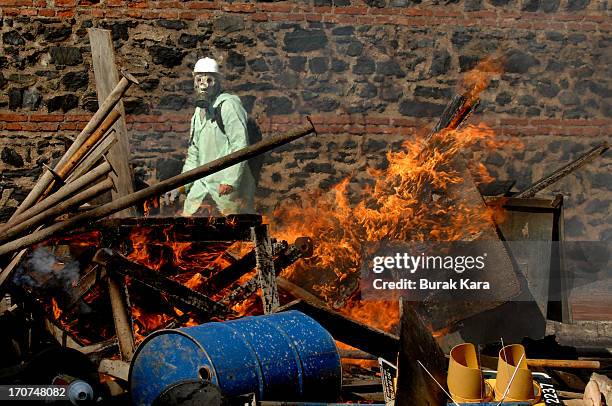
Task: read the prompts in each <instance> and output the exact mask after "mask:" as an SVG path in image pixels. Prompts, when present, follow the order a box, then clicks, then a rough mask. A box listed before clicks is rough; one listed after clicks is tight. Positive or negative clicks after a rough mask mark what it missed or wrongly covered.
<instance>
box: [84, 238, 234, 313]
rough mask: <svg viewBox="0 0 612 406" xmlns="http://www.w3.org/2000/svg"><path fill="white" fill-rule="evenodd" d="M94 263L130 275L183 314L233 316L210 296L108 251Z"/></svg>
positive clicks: (102, 252)
mask: <svg viewBox="0 0 612 406" xmlns="http://www.w3.org/2000/svg"><path fill="white" fill-rule="evenodd" d="M93 262H95V263H97V264H100V265H103V266H105V267H106V269H107V272H108V270H109V269H112V270H113V272H115V273H117V274H121V275H124V276H130V277H131V278H132V280H133V282H134V283H136V284H139V285H141V286H144V287H146V288H149V289H152V290H154V291H157V292H163V293H164V295H165V297H166V298H168V301H169V302H171V304H172V305H173V306H176V307H177V308H179V309H180V310H181V311H183V312H188V311H195V312H197V313H198V314H199V315H201V316H202V317H204V318H211V317H220V316H224V317H227V316H229V315H233V314H234V312H232V310H231V309H229V308H228V307H226V306H224V305H222V304H220V303H217V302H215V301H214V300H212V299H210V298H209V297H207V296H205V295H203V294H201V293H199V292H196V291H194V290H191V289H189V288H188V287H187V286H184V285H181V284H180V283H178V282H176V281H173V280H172V279H168V278H165V277H163V276H162V275H160V274H158V273H157V272H155V271H153V270H151V269H149V268H147V267H146V266H144V265H141V264H137V263H135V262H132V261H130V260H129V259H127V258H125V257H124V256H123V255H120V254H118V253H116V252H114V251H111V250H109V249H101V250H99V251H98V252H97V253H96V255H95V256H94V258H93Z"/></svg>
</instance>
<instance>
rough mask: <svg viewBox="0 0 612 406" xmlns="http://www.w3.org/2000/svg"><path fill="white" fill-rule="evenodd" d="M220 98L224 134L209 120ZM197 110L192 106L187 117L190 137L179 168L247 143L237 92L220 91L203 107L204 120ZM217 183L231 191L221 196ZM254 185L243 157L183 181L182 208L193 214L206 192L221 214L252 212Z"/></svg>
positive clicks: (239, 147) (198, 164)
mask: <svg viewBox="0 0 612 406" xmlns="http://www.w3.org/2000/svg"><path fill="white" fill-rule="evenodd" d="M221 102H223V104H222V105H221V118H222V120H223V124H224V126H225V134H224V133H223V131H221V129H220V128H219V126H218V125H217V123H216V122H214V121H213V117H214V114H213V112H214V108H215V107H217V106H218V105H219V104H220V103H221ZM200 111H201V109H200V108H199V107H196V109H195V113H194V114H193V117H192V119H191V130H190V134H191V141H190V144H189V150H188V151H187V159H186V160H185V165H184V166H183V172H187V171H190V170H192V169H194V168H196V167H198V166H200V165H204V164H206V163H208V162H210V161H213V160H215V159H218V158H221V157H224V156H226V155H228V154H230V153H232V152H235V151H238V150H240V149H242V148H244V147H246V146H247V145H248V139H247V113H246V111H245V110H244V108H243V107H242V103H241V102H240V98H239V97H238V96H234V95H231V94H228V93H221V94H220V95H219V96H218V97H217V99H216V100H215V102H214V104H213V106H212V108H210V109H209V111H207V113H206V118H205V119H204V121H202V120H201V118H200ZM221 184H225V185H229V186H231V187H232V189H233V190H232V192H231V193H229V194H226V195H223V196H221V195H219V185H221ZM255 187H256V186H255V179H254V178H253V175H252V173H251V169H250V167H249V164H248V163H247V162H246V161H245V162H241V163H239V164H236V165H233V166H231V167H229V168H226V169H224V170H222V171H220V172H217V173H214V174H212V175H209V176H206V177H204V178H202V179H198V180H196V181H195V182H193V183H191V184H189V185H187V186H186V191H187V192H188V193H187V199H186V200H185V205H184V206H183V212H184V214H185V215H189V216H190V215H192V214H194V213H195V212H196V211H197V210H198V209H199V208H200V205H201V204H202V201H203V200H204V198H205V197H206V195H207V194H209V193H210V196H211V197H212V199H213V200H214V201H215V203H216V204H217V207H218V208H219V211H221V213H222V214H223V215H228V214H240V213H254V206H253V196H254V194H255Z"/></svg>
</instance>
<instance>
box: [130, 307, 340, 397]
mask: <svg viewBox="0 0 612 406" xmlns="http://www.w3.org/2000/svg"><path fill="white" fill-rule="evenodd" d="M341 379H342V371H341V366H340V355H339V354H338V350H337V348H336V344H335V341H334V339H333V338H332V336H331V335H330V334H329V333H328V332H327V330H325V329H324V328H323V327H322V326H321V325H320V324H319V323H317V322H316V321H315V320H313V319H312V318H310V317H309V316H306V315H305V314H303V313H301V312H298V311H288V312H283V313H278V314H270V315H266V316H256V317H244V318H242V319H238V320H232V321H227V322H223V323H207V324H202V325H200V326H196V327H187V328H181V329H176V330H160V331H157V332H155V333H153V334H151V335H150V336H148V337H147V338H146V339H145V340H144V341H143V342H142V343H141V344H140V346H139V347H138V349H137V350H136V353H135V354H134V357H133V359H132V363H131V366H130V374H129V385H130V391H131V396H132V401H133V403H134V404H135V405H151V404H152V403H153V401H154V400H155V399H157V398H158V397H159V396H162V395H163V394H164V393H166V392H167V391H168V390H171V389H172V388H173V387H174V386H176V385H177V384H181V383H184V382H189V381H198V380H207V381H210V382H212V383H213V384H215V385H217V386H219V388H221V391H223V393H224V395H226V396H229V397H232V396H238V395H243V394H247V393H255V394H257V396H258V399H259V400H291V401H296V400H316V401H319V402H333V401H336V400H337V399H338V396H339V394H340V390H341V384H342V382H341Z"/></svg>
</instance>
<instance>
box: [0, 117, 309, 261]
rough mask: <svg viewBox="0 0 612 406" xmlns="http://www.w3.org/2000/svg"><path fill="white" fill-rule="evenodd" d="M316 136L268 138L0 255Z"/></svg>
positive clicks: (296, 133)
mask: <svg viewBox="0 0 612 406" xmlns="http://www.w3.org/2000/svg"><path fill="white" fill-rule="evenodd" d="M314 132H315V129H314V127H313V126H312V123H310V124H309V125H303V126H301V127H299V128H297V129H295V130H293V131H290V132H288V133H287V134H281V135H275V136H271V137H266V138H264V140H262V141H260V142H258V143H256V144H253V145H250V146H248V147H246V148H243V149H241V150H239V151H236V152H233V153H231V154H229V155H227V156H224V157H221V158H219V159H215V160H214V161H212V162H209V163H207V164H204V165H202V166H199V167H197V168H195V169H192V170H190V171H189V172H185V173H182V174H180V175H177V176H174V177H172V178H170V179H166V180H164V181H161V182H159V183H157V184H155V185H153V186H149V187H148V188H145V189H142V190H139V191H138V192H134V193H131V194H129V195H126V196H123V197H120V198H119V199H117V200H114V201H112V202H110V203H106V204H104V205H102V206H100V207H97V208H95V209H92V210H90V211H87V212H85V213H82V214H78V215H76V216H74V217H72V218H70V219H68V220H65V221H62V222H61V223H56V224H53V225H51V226H49V227H48V228H45V229H43V230H40V231H38V232H35V233H32V234H30V235H27V236H25V237H22V238H19V239H17V240H14V241H11V242H9V243H7V244H4V245H2V246H0V255H5V254H8V253H10V252H14V251H17V250H20V249H22V248H25V247H28V246H30V245H32V244H36V243H38V242H41V241H43V240H45V239H46V238H48V237H50V236H52V235H54V234H56V233H59V232H60V231H66V230H69V229H72V228H76V227H78V226H80V225H82V224H85V223H86V222H92V221H96V220H99V219H101V218H103V217H106V216H108V215H110V214H113V213H116V212H118V211H121V210H123V209H126V208H128V207H130V206H133V205H135V204H139V203H142V202H144V201H145V200H147V199H150V198H151V197H154V196H159V195H161V194H164V193H166V192H169V191H171V190H174V189H176V188H178V187H180V186H183V185H186V184H188V183H191V182H193V181H196V180H198V179H201V178H203V177H205V176H208V175H211V174H213V173H216V172H219V171H221V170H223V169H225V168H229V167H230V166H232V165H235V164H237V163H240V162H242V161H246V160H247V159H249V158H252V157H254V156H257V155H260V154H263V153H265V152H268V151H271V150H272V149H274V148H276V147H279V146H281V145H284V144H287V143H289V142H291V141H295V140H297V139H298V138H302V137H304V136H306V135H308V134H311V133H314Z"/></svg>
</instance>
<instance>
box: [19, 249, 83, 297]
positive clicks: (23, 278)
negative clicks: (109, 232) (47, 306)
mask: <svg viewBox="0 0 612 406" xmlns="http://www.w3.org/2000/svg"><path fill="white" fill-rule="evenodd" d="M79 278H80V264H79V262H78V261H77V260H75V259H73V258H72V257H71V256H70V252H69V249H68V247H67V246H56V247H53V248H51V247H40V248H37V249H36V250H34V251H33V252H32V253H31V254H30V255H29V256H28V257H27V258H26V259H25V261H23V262H22V265H21V266H20V267H19V268H18V269H17V271H16V272H15V276H14V277H13V280H12V283H13V284H15V285H18V286H21V287H22V288H24V289H25V290H27V291H29V292H31V293H32V294H34V295H35V296H38V297H54V298H56V300H58V302H60V303H62V302H63V303H70V302H73V301H74V300H75V299H76V297H74V296H75V293H74V292H75V289H74V286H76V285H77V283H78V281H79Z"/></svg>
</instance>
